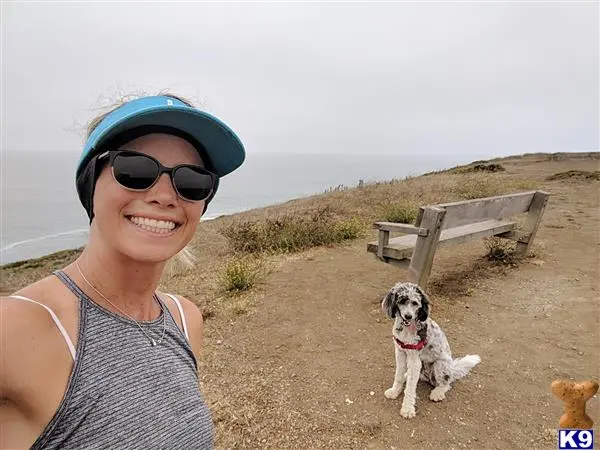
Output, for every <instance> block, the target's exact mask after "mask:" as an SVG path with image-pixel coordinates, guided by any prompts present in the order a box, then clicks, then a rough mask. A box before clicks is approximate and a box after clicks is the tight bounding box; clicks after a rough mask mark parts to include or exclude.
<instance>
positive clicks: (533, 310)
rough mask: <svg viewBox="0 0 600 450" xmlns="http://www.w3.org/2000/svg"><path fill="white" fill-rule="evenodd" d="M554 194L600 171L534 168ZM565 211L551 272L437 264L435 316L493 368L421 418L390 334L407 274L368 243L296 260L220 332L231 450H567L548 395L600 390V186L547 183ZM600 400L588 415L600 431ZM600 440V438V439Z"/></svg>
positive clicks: (446, 257) (458, 253)
mask: <svg viewBox="0 0 600 450" xmlns="http://www.w3.org/2000/svg"><path fill="white" fill-rule="evenodd" d="M510 168H511V170H514V171H520V172H521V173H527V174H529V175H531V176H532V177H536V178H538V179H542V178H543V177H545V176H546V175H548V174H552V173H555V172H559V171H563V170H570V169H573V168H579V169H585V170H598V167H597V161H589V160H588V161H563V162H548V163H538V164H533V163H532V164H528V165H520V163H519V162H518V161H516V162H514V164H513V165H512V166H511V167H510ZM544 187H545V189H547V190H548V191H550V192H551V193H552V194H553V196H552V198H551V200H550V203H549V207H548V209H547V211H546V214H545V217H544V222H543V226H542V227H541V229H540V231H539V233H538V238H537V240H536V242H537V246H536V257H535V258H529V259H528V260H526V261H525V262H523V263H522V264H520V265H519V267H517V268H505V267H492V266H491V264H490V263H488V262H485V261H483V260H482V258H481V257H482V255H483V254H484V247H483V245H482V243H474V244H469V245H463V246H458V247H450V248H446V249H443V250H441V251H439V252H438V255H436V260H435V263H434V272H433V275H432V279H431V282H430V287H429V291H430V294H431V296H432V300H433V303H434V306H433V311H432V315H433V317H434V318H435V319H436V320H437V321H438V322H439V323H440V324H441V325H442V327H443V328H444V329H445V331H446V333H447V335H448V337H449V340H450V344H451V347H452V349H453V353H454V354H455V355H456V356H460V355H463V354H465V353H479V354H480V355H481V357H482V363H481V364H480V365H479V366H477V367H476V368H475V369H474V371H473V372H472V373H471V374H470V375H469V376H468V377H467V378H465V379H463V380H461V381H459V382H458V383H456V384H455V386H454V388H453V389H452V390H451V391H450V393H449V394H448V396H447V399H446V400H445V401H444V402H442V403H440V404H434V403H432V402H430V401H429V400H428V392H429V388H427V387H426V386H425V385H419V389H418V393H419V398H418V400H417V417H416V418H415V419H412V420H405V419H402V417H401V416H400V405H401V400H396V401H390V400H387V399H385V398H384V397H383V391H384V390H385V389H387V388H388V387H389V386H390V383H391V382H392V377H393V373H394V356H393V344H392V341H391V338H390V333H391V322H390V321H388V320H386V319H385V318H384V316H383V315H382V313H381V311H380V309H379V304H380V301H381V298H382V297H383V295H384V294H385V292H386V291H387V289H388V288H389V287H390V286H391V285H392V284H394V283H395V282H397V281H399V280H403V279H405V276H406V272H405V271H403V270H399V269H395V268H393V267H390V266H388V265H385V264H383V263H381V262H378V261H376V260H375V258H373V256H372V255H370V254H367V253H366V252H365V242H366V241H365V242H363V241H361V242H356V243H354V244H352V245H350V246H346V247H342V248H335V249H318V250H314V251H310V252H307V253H303V254H301V255H298V256H296V257H294V258H290V259H289V260H288V261H286V262H285V264H282V265H281V267H279V268H278V270H276V271H275V272H274V273H273V274H271V275H270V277H269V278H268V280H267V282H266V284H265V286H264V287H263V288H262V292H261V293H260V295H259V298H258V299H257V301H256V307H255V308H253V309H252V311H251V312H250V313H249V314H248V315H246V316H242V317H241V318H238V319H237V320H236V322H235V323H228V322H225V321H223V320H222V319H218V318H217V319H211V320H209V321H207V331H206V354H205V359H204V360H203V361H202V369H203V373H204V376H203V385H204V390H205V392H206V395H207V398H208V400H209V402H210V403H211V407H212V410H213V412H214V416H215V419H216V420H217V429H218V440H217V446H218V448H223V449H225V448H278V449H283V448H297V449H312V448H336V449H338V448H369V449H371V448H372V449H394V448H395V449H428V448H436V449H452V448H454V449H459V448H474V449H516V448H522V449H535V448H548V449H554V448H556V441H555V437H554V435H553V433H554V429H555V427H556V426H557V422H558V418H559V417H560V414H561V405H560V403H559V402H558V401H557V400H556V399H555V398H553V397H552V396H551V394H550V391H549V384H550V383H551V381H552V380H554V379H555V378H558V377H568V378H575V379H580V378H590V377H595V378H598V375H599V367H600V366H599V364H598V363H599V362H600V358H599V355H600V352H599V351H598V350H599V343H600V339H599V338H600V332H599V330H600V327H599V325H600V324H599V318H600V307H599V302H598V300H599V291H598V276H599V274H600V272H599V261H598V255H599V250H600V248H599V246H600V233H599V226H598V224H599V218H600V217H599V213H598V206H599V202H598V193H597V191H598V182H586V183H583V182H582V183H574V182H568V181H567V182H564V181H562V182H561V181H556V182H548V183H545V186H544ZM597 397H598V396H596V398H594V399H592V400H591V401H590V402H589V403H588V405H589V406H588V408H589V411H590V415H592V417H593V419H594V420H595V421H596V424H597V425H598V424H599V423H600V402H599V401H598V398H597ZM596 433H597V434H596V436H597V439H598V436H599V435H598V430H597V431H596Z"/></svg>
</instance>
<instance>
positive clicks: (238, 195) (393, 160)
mask: <svg viewBox="0 0 600 450" xmlns="http://www.w3.org/2000/svg"><path fill="white" fill-rule="evenodd" d="M77 158H78V155H77V154H72V153H53V154H45V153H34V152H20V153H17V152H11V151H3V154H2V160H1V162H2V168H1V169H0V170H1V189H0V191H1V213H2V214H1V218H0V264H7V263H10V262H14V261H19V260H23V259H29V258H35V257H40V256H44V255H46V254H49V253H52V252H55V251H58V250H64V249H69V248H77V247H80V246H82V245H83V244H84V243H85V241H86V238H87V230H88V221H87V216H86V214H85V211H84V209H83V207H82V206H81V204H80V203H79V199H78V198H77V192H76V190H75V181H74V178H75V177H74V174H75V165H76V163H77ZM470 161H471V159H465V157H462V158H461V157H457V156H456V155H436V156H429V157H427V156H426V155H420V156H418V157H415V156H414V154H405V155H402V154H397V155H377V154H349V155H344V154H320V155H319V154H287V153H286V154H283V153H282V154H266V153H248V154H247V157H246V161H245V163H244V165H243V166H242V167H241V168H240V169H239V170H238V171H236V172H234V173H233V174H231V175H229V176H227V177H224V178H223V179H222V180H221V185H220V188H219V192H218V193H217V196H216V197H215V199H214V200H213V201H212V203H211V204H210V206H209V208H208V210H207V212H206V214H205V216H204V218H205V219H210V218H214V217H218V216H220V215H224V214H233V213H236V212H241V211H244V210H248V209H253V208H257V207H262V206H267V205H271V204H275V203H280V202H284V201H287V200H290V199H294V198H299V197H304V196H310V195H313V194H319V193H322V192H323V191H325V190H326V189H328V188H332V187H336V186H339V185H344V186H356V185H357V184H358V182H359V180H363V181H364V182H371V181H383V180H390V179H393V178H403V177H405V176H409V175H419V174H422V173H424V172H428V171H431V170H437V169H444V168H448V167H451V166H454V165H457V164H463V163H468V162H470Z"/></svg>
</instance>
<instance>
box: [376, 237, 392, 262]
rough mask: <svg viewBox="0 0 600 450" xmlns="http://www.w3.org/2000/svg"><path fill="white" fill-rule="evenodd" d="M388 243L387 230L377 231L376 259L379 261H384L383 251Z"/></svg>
mask: <svg viewBox="0 0 600 450" xmlns="http://www.w3.org/2000/svg"><path fill="white" fill-rule="evenodd" d="M389 242H390V232H389V231H387V230H379V243H378V244H377V258H379V259H380V260H381V261H385V260H386V258H384V257H383V250H384V249H385V247H386V246H387V245H388V244H389Z"/></svg>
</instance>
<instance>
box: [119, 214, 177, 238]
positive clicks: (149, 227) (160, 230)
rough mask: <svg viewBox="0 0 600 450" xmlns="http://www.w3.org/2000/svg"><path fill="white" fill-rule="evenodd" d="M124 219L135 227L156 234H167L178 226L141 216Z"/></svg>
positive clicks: (170, 222)
mask: <svg viewBox="0 0 600 450" xmlns="http://www.w3.org/2000/svg"><path fill="white" fill-rule="evenodd" d="M126 218H127V220H129V221H130V222H131V223H133V224H134V225H135V226H136V227H139V228H141V229H142V230H146V231H150V232H151V233H157V234H168V233H170V232H172V231H173V230H174V229H175V228H177V227H178V226H179V224H178V223H175V222H173V221H170V220H157V219H150V218H148V217H141V216H126Z"/></svg>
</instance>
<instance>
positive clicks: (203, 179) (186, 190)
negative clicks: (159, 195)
mask: <svg viewBox="0 0 600 450" xmlns="http://www.w3.org/2000/svg"><path fill="white" fill-rule="evenodd" d="M173 181H174V183H175V187H176V188H177V192H179V195H181V196H182V197H183V198H185V199H186V200H192V201H200V200H205V199H207V198H208V197H209V196H210V194H211V192H212V190H213V177H212V176H210V175H209V174H207V173H204V172H202V171H199V170H196V169H194V168H193V167H188V166H184V167H179V168H178V169H177V170H176V171H175V173H174V174H173Z"/></svg>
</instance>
